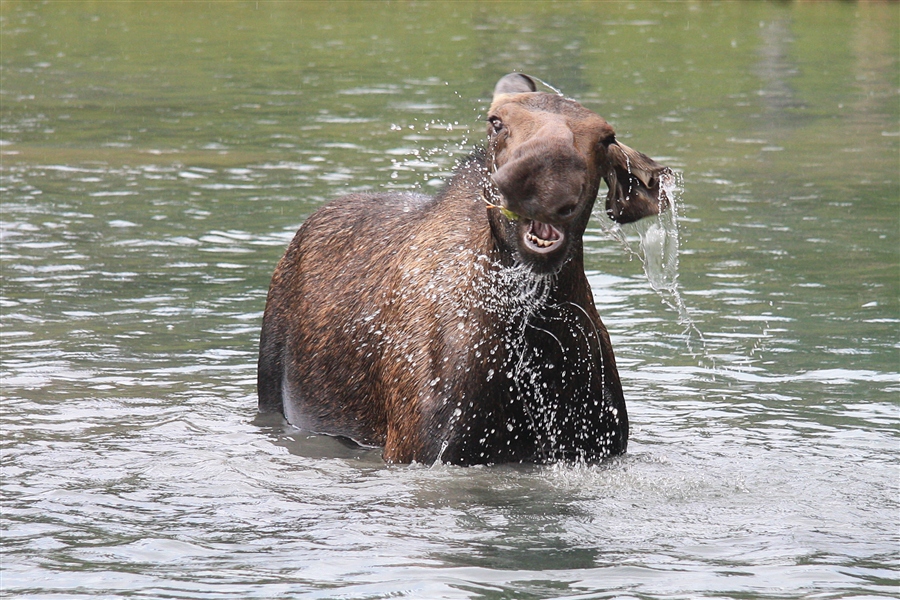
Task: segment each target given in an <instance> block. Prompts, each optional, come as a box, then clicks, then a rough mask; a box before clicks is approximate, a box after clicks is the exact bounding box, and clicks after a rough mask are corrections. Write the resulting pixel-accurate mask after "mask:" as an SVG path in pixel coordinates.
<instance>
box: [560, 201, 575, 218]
mask: <svg viewBox="0 0 900 600" xmlns="http://www.w3.org/2000/svg"><path fill="white" fill-rule="evenodd" d="M576 210H578V205H577V204H566V205H565V206H562V207H560V208H559V209H557V211H556V216H558V217H559V218H561V219H568V218H569V217H571V216H572V215H574V214H575V211H576Z"/></svg>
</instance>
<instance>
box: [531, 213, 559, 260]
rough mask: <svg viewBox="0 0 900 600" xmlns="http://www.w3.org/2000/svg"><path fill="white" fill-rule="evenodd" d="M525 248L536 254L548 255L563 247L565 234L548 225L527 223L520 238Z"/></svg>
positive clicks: (533, 222)
mask: <svg viewBox="0 0 900 600" xmlns="http://www.w3.org/2000/svg"><path fill="white" fill-rule="evenodd" d="M522 239H523V240H524V243H525V247H526V248H527V249H528V250H530V251H531V252H535V253H537V254H550V253H551V252H555V251H556V250H558V249H560V248H562V247H563V245H564V244H563V242H564V241H565V239H566V236H565V234H564V233H563V232H562V230H560V229H559V228H557V227H554V226H553V225H551V224H549V223H543V222H541V221H535V220H531V221H528V223H527V226H526V227H525V230H524V234H523V236H522Z"/></svg>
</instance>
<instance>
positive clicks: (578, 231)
mask: <svg viewBox="0 0 900 600" xmlns="http://www.w3.org/2000/svg"><path fill="white" fill-rule="evenodd" d="M536 89H537V86H536V84H535V82H534V80H533V79H531V78H530V77H528V76H526V75H523V74H518V73H514V74H510V75H507V76H505V77H503V78H502V79H500V81H499V82H498V83H497V85H496V87H495V90H494V97H493V102H492V104H491V107H490V110H489V113H488V119H487V143H486V145H485V147H484V148H482V149H479V150H476V151H475V152H474V153H473V154H472V155H471V156H469V157H468V158H467V159H465V160H464V161H462V162H461V163H460V164H459V165H458V166H457V168H456V169H455V171H454V173H453V175H452V177H451V178H450V181H449V183H448V184H447V185H446V187H445V188H444V189H443V190H442V191H441V192H440V193H438V194H437V196H435V197H427V196H423V195H418V194H411V193H381V194H378V193H375V194H352V195H349V196H345V197H343V198H339V199H338V200H335V201H334V202H332V203H330V204H328V205H326V206H324V207H323V208H321V209H320V210H318V211H317V212H315V213H314V214H313V215H312V216H310V217H309V218H308V219H307V220H306V222H305V223H304V224H303V225H302V226H301V227H300V229H299V231H298V232H297V234H296V236H295V237H294V239H293V241H292V242H291V243H290V245H289V247H288V248H287V251H286V252H285V254H284V257H283V258H282V259H281V261H280V262H279V263H278V266H277V267H276V269H275V273H274V275H273V277H272V283H271V286H270V288H269V294H268V299H267V302H266V309H265V314H264V317H263V325H262V333H261V338H260V349H259V369H258V391H259V410H260V411H261V412H280V413H282V414H283V415H284V416H285V418H286V419H287V421H288V422H289V423H291V424H292V425H294V426H296V427H298V428H301V429H304V430H307V431H311V432H316V433H324V434H330V435H335V436H343V437H346V438H349V439H351V440H353V441H355V442H357V443H359V444H362V445H367V446H382V447H383V448H384V452H383V456H384V459H385V460H387V461H389V462H400V463H406V462H412V461H416V462H420V463H427V464H430V463H433V462H435V461H437V460H441V461H443V462H447V463H454V464H462V465H470V464H490V463H502V462H525V461H531V462H547V461H557V460H570V461H587V462H592V461H598V460H601V459H603V458H605V457H608V456H612V455H616V454H620V453H622V452H624V451H625V449H626V446H627V443H628V415H627V412H626V408H625V400H624V398H623V396H622V387H621V384H620V382H619V374H618V371H617V370H616V362H615V358H614V356H613V350H612V346H611V345H610V341H609V336H608V334H607V332H606V328H605V327H604V326H603V323H602V322H601V321H600V316H599V314H598V312H597V309H596V307H595V304H594V299H593V296H592V294H591V289H590V286H589V284H588V281H587V278H586V276H585V274H584V265H583V246H582V235H583V234H584V231H585V228H586V226H587V224H588V220H589V219H590V217H591V210H592V208H593V206H594V201H595V200H596V198H597V194H598V191H599V187H600V182H601V180H605V181H606V184H607V186H608V188H609V193H608V194H607V197H606V213H607V214H608V215H609V216H610V217H611V218H612V219H615V220H616V221H618V222H622V223H626V222H630V221H634V220H637V219H640V218H642V217H645V216H648V215H654V214H658V213H659V212H660V211H661V210H665V208H666V201H665V198H664V197H663V200H662V201H661V200H660V193H659V188H660V179H661V178H662V177H667V176H669V173H670V171H669V169H668V168H666V167H664V166H661V165H659V164H657V163H656V162H654V161H653V160H651V159H650V158H648V157H647V156H645V155H644V154H641V153H640V152H637V151H635V150H632V149H631V148H629V147H628V146H626V145H624V144H622V143H621V142H619V141H618V140H617V139H616V136H615V132H614V131H613V128H612V127H611V126H610V125H609V124H608V123H607V122H606V121H605V120H604V119H602V118H601V117H599V116H597V115H596V114H594V113H593V112H591V111H589V110H587V109H585V108H584V107H583V106H581V105H580V104H578V103H577V102H575V101H573V100H570V99H567V98H564V97H562V96H560V95H558V94H551V93H544V92H538V91H536Z"/></svg>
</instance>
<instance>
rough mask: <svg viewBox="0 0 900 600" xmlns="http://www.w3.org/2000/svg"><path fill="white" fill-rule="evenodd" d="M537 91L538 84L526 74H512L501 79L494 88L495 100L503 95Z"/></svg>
mask: <svg viewBox="0 0 900 600" xmlns="http://www.w3.org/2000/svg"><path fill="white" fill-rule="evenodd" d="M536 91H537V83H535V81H534V79H532V78H531V77H529V76H528V75H525V74H524V73H510V74H509V75H504V76H503V77H501V78H500V81H498V82H497V85H495V86H494V100H496V99H497V96H501V95H503V94H523V93H526V92H536Z"/></svg>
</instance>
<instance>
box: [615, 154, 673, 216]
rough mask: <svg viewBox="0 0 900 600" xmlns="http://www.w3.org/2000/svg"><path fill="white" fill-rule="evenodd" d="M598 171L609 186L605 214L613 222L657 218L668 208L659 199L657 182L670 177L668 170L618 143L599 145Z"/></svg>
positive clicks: (667, 201) (658, 183)
mask: <svg viewBox="0 0 900 600" xmlns="http://www.w3.org/2000/svg"><path fill="white" fill-rule="evenodd" d="M600 156H601V165H600V169H601V172H602V173H604V175H603V179H605V180H606V185H608V186H609V193H608V194H607V195H606V214H608V215H609V216H610V218H612V219H613V220H614V221H616V222H617V223H632V222H634V221H637V220H638V219H643V218H644V217H649V216H651V215H658V214H659V213H661V212H663V211H664V210H666V209H667V208H668V207H669V200H668V198H667V197H666V195H665V194H663V195H662V197H660V193H659V191H660V190H659V188H660V180H661V179H662V178H666V177H673V174H672V170H671V169H670V168H669V167H665V166H663V165H661V164H659V163H657V162H656V161H654V160H653V159H652V158H650V157H649V156H647V155H646V154H643V153H641V152H638V151H637V150H633V149H632V148H629V147H628V146H626V145H625V144H622V143H620V142H618V141H612V142H611V143H602V144H601V150H600Z"/></svg>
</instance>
